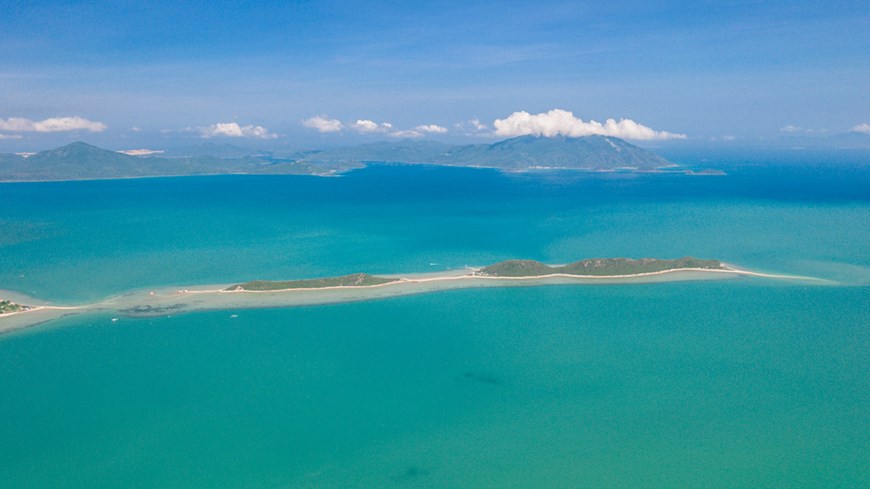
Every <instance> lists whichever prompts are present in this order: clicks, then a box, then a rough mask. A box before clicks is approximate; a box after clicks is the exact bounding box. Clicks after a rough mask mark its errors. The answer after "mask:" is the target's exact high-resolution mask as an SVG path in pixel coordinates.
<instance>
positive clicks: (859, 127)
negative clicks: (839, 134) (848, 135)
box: [852, 122, 870, 134]
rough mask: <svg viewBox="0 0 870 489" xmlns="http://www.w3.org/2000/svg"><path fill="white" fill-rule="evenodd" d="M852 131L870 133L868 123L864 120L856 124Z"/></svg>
mask: <svg viewBox="0 0 870 489" xmlns="http://www.w3.org/2000/svg"><path fill="white" fill-rule="evenodd" d="M852 132H860V133H864V134H870V124H867V123H866V122H864V123H861V124H858V125H856V126H855V127H853V128H852Z"/></svg>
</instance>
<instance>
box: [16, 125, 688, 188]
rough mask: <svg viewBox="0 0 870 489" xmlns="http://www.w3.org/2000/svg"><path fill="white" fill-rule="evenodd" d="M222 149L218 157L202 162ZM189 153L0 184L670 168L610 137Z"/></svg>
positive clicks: (87, 154) (93, 155)
mask: <svg viewBox="0 0 870 489" xmlns="http://www.w3.org/2000/svg"><path fill="white" fill-rule="evenodd" d="M213 149H221V150H223V151H215V152H218V153H220V152H223V154H224V155H225V156H216V155H209V154H204V153H209V152H211V151H210V150H213ZM191 152H192V153H193V154H187V155H184V154H178V153H170V154H169V155H167V154H149V155H146V156H136V155H129V154H124V153H120V152H117V151H111V150H107V149H103V148H99V147H97V146H93V145H91V144H88V143H84V142H74V143H70V144H67V145H65V146H61V147H58V148H54V149H49V150H45V151H40V152H38V153H35V154H33V155H30V156H28V157H26V158H25V157H22V156H18V155H10V154H0V180H2V181H43V180H88V179H113V178H137V177H157V176H188V175H190V176H192V175H216V174H217V175H220V174H239V173H241V174H306V175H333V174H336V173H342V172H345V171H349V170H352V169H355V168H360V167H363V166H365V165H367V164H372V163H403V164H430V165H442V166H460V167H487V168H496V169H499V170H502V171H511V172H516V171H530V170H539V169H573V170H586V171H655V170H659V169H661V168H665V167H669V166H674V165H672V164H671V163H670V162H668V161H667V160H665V159H664V158H662V157H661V156H659V155H657V154H655V153H653V152H651V151H648V150H646V149H643V148H640V147H638V146H635V145H633V144H631V143H628V142H626V141H624V140H622V139H619V138H615V137H610V136H584V137H579V138H570V137H556V138H545V137H536V136H519V137H515V138H510V139H505V140H502V141H497V142H495V143H492V144H470V145H450V144H445V143H439V142H436V141H428V140H424V141H397V142H389V141H381V142H375V143H368V144H363V145H357V146H348V147H343V148H337V149H332V150H311V151H301V152H296V153H291V154H289V155H287V157H278V156H275V155H274V154H271V153H270V154H266V153H264V152H253V151H251V154H247V155H245V154H243V151H242V148H239V147H231V146H226V145H223V146H217V145H215V146H214V147H209V148H206V149H205V150H203V149H202V148H199V149H197V150H196V151H194V150H191Z"/></svg>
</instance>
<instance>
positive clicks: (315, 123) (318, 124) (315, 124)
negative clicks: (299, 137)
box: [302, 115, 344, 132]
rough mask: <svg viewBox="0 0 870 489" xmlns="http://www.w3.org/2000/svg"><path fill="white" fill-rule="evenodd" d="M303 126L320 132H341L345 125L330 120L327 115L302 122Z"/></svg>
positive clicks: (338, 121) (335, 120)
mask: <svg viewBox="0 0 870 489" xmlns="http://www.w3.org/2000/svg"><path fill="white" fill-rule="evenodd" d="M302 125H303V126H305V127H308V128H311V129H317V130H318V131H319V132H340V131H341V130H342V129H343V128H344V125H343V124H342V123H341V121H340V120H338V119H330V118H329V117H327V116H325V115H317V116H314V117H312V118H310V119H305V120H304V121H302Z"/></svg>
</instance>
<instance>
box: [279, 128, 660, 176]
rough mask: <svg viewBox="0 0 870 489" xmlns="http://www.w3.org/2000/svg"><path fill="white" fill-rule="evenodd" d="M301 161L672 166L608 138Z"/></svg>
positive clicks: (408, 149)
mask: <svg viewBox="0 0 870 489" xmlns="http://www.w3.org/2000/svg"><path fill="white" fill-rule="evenodd" d="M296 157H297V158H298V159H300V160H302V161H309V162H317V161H320V162H324V161H329V162H351V161H354V162H361V163H368V162H383V163H394V162H401V163H427V164H433V165H449V166H476V167H490V168H499V169H501V170H508V171H523V170H530V169H536V168H569V169H582V170H614V169H632V170H652V169H656V168H662V167H666V166H671V163H670V162H668V161H667V160H665V159H664V158H662V157H660V156H658V155H656V154H655V153H652V152H650V151H647V150H645V149H642V148H639V147H637V146H635V145H633V144H629V143H627V142H626V141H624V140H622V139H619V138H615V137H605V136H585V137H579V138H569V137H555V138H546V137H536V136H520V137H516V138H512V139H506V140H504V141H499V142H497V143H494V144H474V145H467V146H451V145H447V144H441V143H436V142H433V141H403V142H397V143H374V144H366V145H361V146H351V147H347V148H340V149H337V150H332V151H315V152H307V153H303V154H298V155H296Z"/></svg>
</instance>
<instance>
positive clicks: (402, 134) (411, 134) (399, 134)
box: [390, 129, 423, 138]
mask: <svg viewBox="0 0 870 489" xmlns="http://www.w3.org/2000/svg"><path fill="white" fill-rule="evenodd" d="M422 135H423V133H422V132H420V131H415V130H413V129H409V130H404V131H393V132H391V133H390V136H393V137H394V138H419V137H420V136H422Z"/></svg>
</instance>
